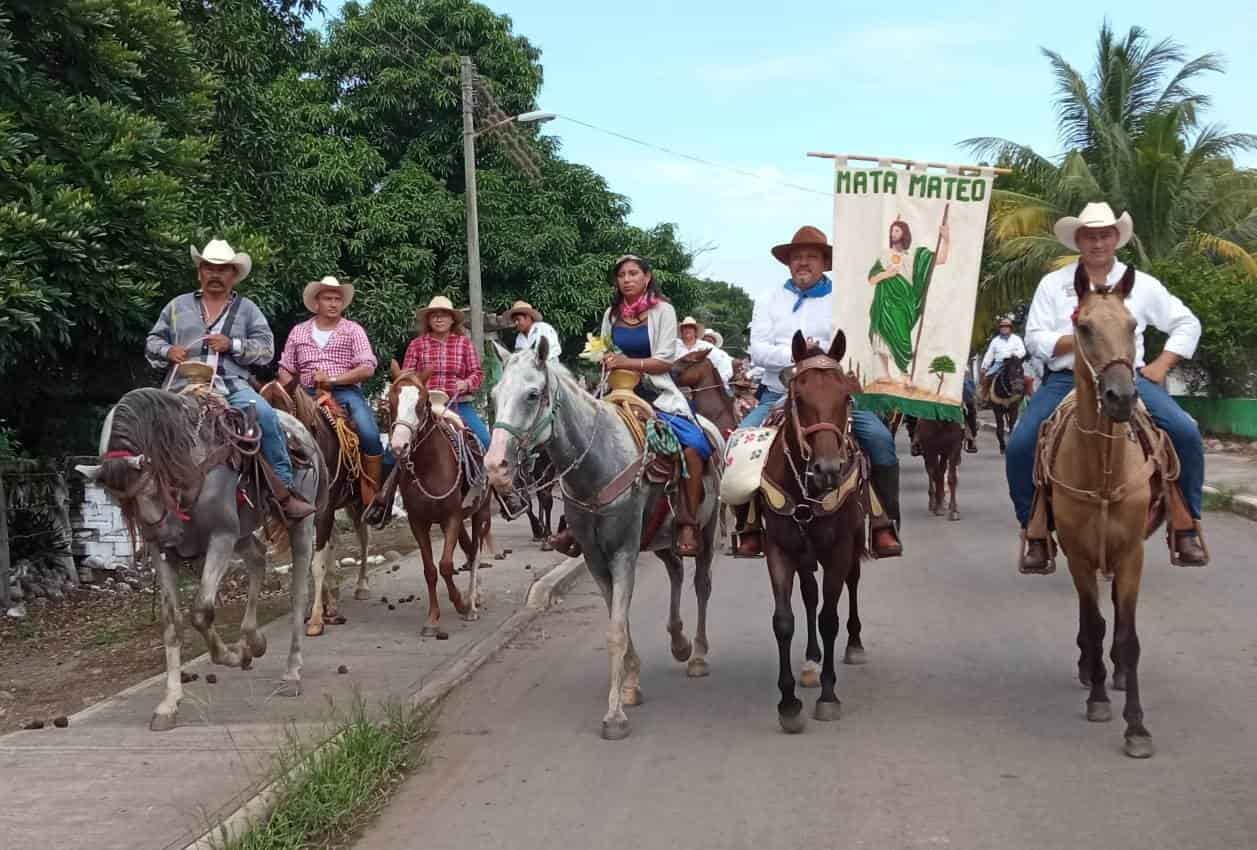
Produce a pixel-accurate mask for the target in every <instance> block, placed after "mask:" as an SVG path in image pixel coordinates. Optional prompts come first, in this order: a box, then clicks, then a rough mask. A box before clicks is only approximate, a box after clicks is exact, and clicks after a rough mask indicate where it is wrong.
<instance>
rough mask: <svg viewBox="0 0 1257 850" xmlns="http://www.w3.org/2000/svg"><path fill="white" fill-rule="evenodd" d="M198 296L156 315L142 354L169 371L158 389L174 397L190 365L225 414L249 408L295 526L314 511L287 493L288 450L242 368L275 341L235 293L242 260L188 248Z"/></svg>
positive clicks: (215, 248) (210, 248)
mask: <svg viewBox="0 0 1257 850" xmlns="http://www.w3.org/2000/svg"><path fill="white" fill-rule="evenodd" d="M192 259H193V261H194V262H195V263H196V267H197V278H198V279H199V281H200V284H201V288H200V289H199V290H198V291H196V292H187V293H184V294H183V295H179V296H176V297H175V298H174V299H172V300H171V301H170V303H169V304H167V305H166V306H165V307H164V308H163V309H162V311H161V315H160V316H158V318H157V324H155V325H153V329H152V330H151V331H149V334H148V340H147V342H146V343H145V346H144V353H145V356H146V357H147V358H148V362H149V363H150V364H152V365H153V366H154V367H155V368H159V369H160V368H167V367H168V368H169V372H168V374H167V377H166V381H165V383H163V384H162V386H163V387H164V388H165V389H169V390H174V391H178V390H179V389H182V387H183V386H184V385H185V384H186V383H187V381H186V380H185V379H184V378H183V376H182V375H181V374H180V372H179V365H180V364H182V363H186V362H189V361H192V362H202V363H205V364H206V365H209V366H211V367H213V369H214V377H213V387H214V390H215V391H216V392H218V393H221V394H222V395H223V396H225V397H226V398H227V403H228V404H230V405H231V406H232V407H234V408H237V409H240V410H243V409H245V408H247V407H248V406H249V405H252V406H253V407H254V408H255V409H256V411H257V420H258V425H259V426H260V427H261V429H262V447H261V448H262V456H263V457H264V458H265V461H266V462H265V463H263V464H262V468H263V469H264V470H265V471H266V477H267V482H268V483H269V484H270V486H271V490H272V491H273V492H274V493H275V498H276V499H277V500H278V501H279V505H280V508H281V509H282V510H283V512H284V516H285V517H286V518H288V519H291V520H297V519H302V518H304V517H307V516H309V515H310V514H312V513H314V506H313V505H311V504H310V503H309V502H306V501H303V500H302V499H299V498H298V497H297V496H295V495H293V494H292V493H291V492H290V491H289V489H288V488H289V487H291V486H292V461H291V460H290V459H289V457H288V442H287V440H286V438H285V437H284V434H283V431H281V430H280V427H279V418H278V417H277V416H276V415H275V411H274V409H273V408H272V407H271V406H270V405H269V404H267V403H266V401H265V400H264V399H263V398H262V397H261V396H260V395H258V394H257V392H256V391H255V390H254V389H253V387H251V386H249V380H248V379H249V370H248V368H247V367H248V366H263V365H266V364H267V363H270V362H271V360H272V359H273V358H274V356H275V338H274V336H273V335H272V334H271V328H270V325H269V324H267V322H266V317H265V316H263V315H262V311H261V310H259V309H258V306H257V305H256V304H254V303H253V302H252V301H250V300H249V299H248V298H245V297H244V296H243V295H240V294H239V293H237V292H235V291H234V290H235V287H236V284H238V283H239V282H240V281H242V280H244V279H245V278H246V277H248V275H249V271H250V270H251V269H252V268H253V261H252V259H250V257H249V255H248V254H245V253H242V252H241V253H237V252H236V251H235V250H234V249H233V248H232V247H231V246H230V245H228V244H227V243H226V242H224V241H223V240H221V239H215V240H212V241H211V242H210V243H209V244H208V245H206V246H205V251H204V252H199V251H197V250H196V247H195V246H193V247H192Z"/></svg>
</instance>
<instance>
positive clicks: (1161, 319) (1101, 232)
mask: <svg viewBox="0 0 1257 850" xmlns="http://www.w3.org/2000/svg"><path fill="white" fill-rule="evenodd" d="M1132 229H1133V225H1132V224H1131V220H1130V214H1129V213H1123V214H1122V216H1121V218H1120V219H1117V218H1114V216H1113V211H1112V210H1111V209H1110V208H1109V205H1108V204H1104V203H1094V204H1088V205H1087V206H1086V208H1085V209H1084V210H1083V211H1082V213H1081V214H1080V215H1079V216H1078V217H1076V218H1075V217H1072V216H1070V217H1066V218H1063V219H1061V220H1060V221H1059V222H1057V224H1056V236H1057V238H1058V239H1060V240H1061V242H1062V243H1063V244H1064V245H1065V246H1066V247H1068V248H1070V249H1071V250H1075V251H1078V252H1079V255H1080V256H1079V261H1078V262H1075V263H1070V264H1069V265H1068V266H1065V267H1064V268H1062V269H1058V270H1057V271H1054V272H1052V273H1050V274H1048V275H1045V276H1044V278H1043V280H1042V281H1040V282H1039V288H1038V290H1036V291H1035V294H1034V301H1033V302H1032V303H1031V305H1030V313H1029V315H1028V316H1027V317H1026V346H1027V348H1028V349H1029V350H1030V354H1031V355H1032V356H1034V357H1036V358H1039V359H1042V360H1046V361H1047V368H1046V370H1045V372H1044V378H1043V383H1042V385H1041V387H1040V388H1039V390H1038V391H1037V392H1036V393H1035V394H1034V395H1033V396H1031V398H1030V402H1029V403H1028V404H1027V405H1026V409H1025V411H1024V412H1023V413H1022V414H1021V418H1020V419H1019V420H1018V422H1017V427H1016V428H1015V429H1014V430H1013V433H1012V437H1011V438H1010V439H1009V441H1008V454H1007V456H1006V459H1005V463H1006V471H1007V475H1008V491H1009V495H1010V496H1011V497H1012V501H1013V508H1014V510H1015V511H1016V514H1017V520H1018V522H1020V523H1021V527H1022V528H1023V529H1024V528H1025V527H1026V523H1027V522H1028V521H1029V519H1030V511H1031V506H1032V504H1033V500H1034V480H1033V473H1034V456H1035V443H1036V442H1037V439H1038V435H1039V425H1040V424H1041V423H1042V422H1043V421H1044V420H1045V419H1047V418H1048V417H1049V416H1051V414H1052V412H1053V411H1054V410H1056V407H1057V405H1059V404H1060V402H1061V400H1062V399H1064V398H1065V396H1066V395H1068V393H1069V391H1070V390H1072V389H1073V387H1074V371H1073V370H1074V336H1073V314H1074V311H1075V310H1076V309H1077V307H1078V295H1077V293H1076V292H1075V290H1074V276H1075V274H1077V272H1078V266H1079V263H1081V264H1082V266H1083V268H1084V269H1085V271H1086V273H1087V274H1088V275H1089V277H1090V280H1091V285H1092V286H1093V287H1095V286H1112V285H1113V284H1115V283H1117V281H1118V280H1119V279H1121V277H1122V275H1123V274H1124V273H1125V272H1126V264H1125V263H1122V262H1119V261H1118V260H1117V257H1116V254H1117V251H1118V249H1119V248H1121V247H1122V246H1123V245H1125V244H1126V243H1127V242H1128V241H1129V240H1130V237H1131V232H1132ZM1126 308H1127V309H1128V310H1130V312H1131V315H1132V316H1134V318H1135V322H1136V326H1135V368H1136V370H1137V372H1138V376H1137V378H1136V381H1135V387H1136V390H1137V392H1138V393H1139V397H1140V399H1142V400H1143V403H1144V405H1145V406H1146V407H1147V408H1148V412H1149V413H1150V414H1151V415H1152V418H1153V420H1154V421H1155V422H1156V423H1157V425H1158V426H1159V427H1161V428H1163V429H1164V430H1165V431H1166V433H1167V434H1169V436H1170V440H1171V442H1173V444H1174V448H1175V450H1176V451H1177V452H1178V456H1179V461H1180V463H1181V466H1182V471H1181V473H1180V475H1179V480H1178V486H1179V488H1180V490H1181V491H1182V494H1183V497H1184V499H1185V501H1186V502H1187V507H1188V509H1189V510H1190V512H1191V514H1192V516H1193V517H1194V518H1195V519H1196V520H1199V519H1200V511H1201V504H1202V487H1203V485H1204V480H1205V456H1204V446H1203V444H1202V441H1201V438H1200V429H1199V428H1198V427H1197V426H1196V422H1195V420H1193V419H1192V418H1191V417H1190V416H1188V415H1187V414H1186V413H1184V412H1183V410H1182V409H1181V408H1180V407H1179V406H1178V405H1177V404H1176V403H1175V402H1174V399H1173V398H1171V397H1170V395H1169V393H1167V392H1166V391H1165V388H1164V386H1163V384H1164V382H1165V375H1166V373H1167V372H1168V371H1169V370H1170V369H1171V368H1172V367H1173V366H1174V365H1175V364H1176V363H1178V362H1179V361H1180V360H1183V359H1187V358H1190V357H1191V356H1192V355H1193V354H1194V353H1195V351H1196V344H1197V342H1199V340H1200V321H1199V320H1198V319H1197V318H1196V317H1195V316H1194V315H1192V312H1191V311H1190V310H1188V309H1187V307H1186V306H1185V305H1184V304H1183V302H1182V301H1180V300H1179V299H1178V298H1176V297H1175V296H1174V295H1172V294H1170V292H1169V290H1167V289H1166V288H1165V286H1163V285H1162V284H1161V282H1160V281H1158V280H1157V279H1156V278H1154V277H1152V276H1150V275H1146V274H1144V273H1143V272H1139V271H1136V272H1135V283H1134V287H1133V288H1132V290H1131V293H1130V295H1129V297H1127V299H1126ZM1149 325H1151V326H1153V327H1155V328H1157V329H1159V330H1161V331H1163V332H1165V333H1166V334H1168V335H1169V339H1167V340H1166V343H1165V348H1164V349H1163V350H1162V352H1161V353H1160V354H1159V355H1158V356H1157V357H1156V359H1155V360H1153V361H1152V362H1151V363H1148V364H1145V363H1144V359H1143V357H1144V330H1145V329H1146V328H1147V327H1148V326H1149ZM1176 536H1177V539H1176V541H1175V545H1176V547H1177V549H1178V553H1179V559H1180V561H1181V562H1182V563H1184V564H1190V565H1203V564H1205V563H1207V562H1208V556H1207V555H1206V553H1205V551H1204V547H1203V546H1202V545H1201V542H1200V535H1199V534H1197V533H1196V531H1195V530H1191V531H1178V532H1176ZM1047 563H1048V549H1047V541H1045V540H1027V545H1026V554H1025V557H1024V558H1023V559H1022V562H1021V565H1020V567H1021V571H1022V572H1025V573H1044V572H1045V571H1046V570H1047Z"/></svg>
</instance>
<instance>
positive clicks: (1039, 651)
mask: <svg viewBox="0 0 1257 850" xmlns="http://www.w3.org/2000/svg"><path fill="white" fill-rule="evenodd" d="M983 439H984V442H983V453H982V454H980V455H977V456H966V457H965V462H964V465H963V467H962V468H961V488H962V500H961V510H962V513H963V515H964V518H963V520H962V521H961V522H957V523H949V522H948V521H947V520H945V519H943V518H933V517H927V516H926V514H925V510H924V507H925V492H924V484H925V482H924V474H923V472H922V471H921V470H920V468H919V467H918V465H917V464H918V463H919V461H915V460H911V461H910V460H909V459H908V458H907V457H904V459H903V460H904V464H905V471H904V491H905V492H904V498H905V507H906V509H907V510H906V515H905V523H906V529H905V533H906V543H907V546H908V550H909V555H908V557H905V558H903V559H902V560H899V561H883V562H880V563H872V564H870V565H868V566H867V568H866V570H865V578H864V582H863V585H862V587H861V596H862V610H861V614H862V618H863V620H864V641H865V645H866V646H867V647H868V650H869V658H870V663H869V664H868V666H865V667H840V668H839V695H840V697H841V698H842V700H843V717H842V719H841V720H840V721H839V722H837V723H834V724H822V723H818V722H816V721H811V720H810V721H809V725H808V728H807V730H806V732H805V733H804V734H802V735H795V736H787V735H785V734H783V733H782V732H780V731H779V730H778V726H777V720H776V712H775V705H776V700H777V691H776V687H775V681H776V649H775V645H774V641H773V638H772V632H771V624H770V614H771V603H770V598H769V589H768V580H767V577H766V574H765V570H764V567H763V565H762V563H757V562H747V561H732V560H727V559H725V560H722V561H720V562H719V563H718V564H717V570H716V578H715V591H714V596H713V599H712V624H711V635H712V640H713V646H712V652H711V656H710V660H711V663H712V675H711V677H710V678H707V679H703V680H689V679H687V678H686V677H685V672H684V666H683V665H678V664H676V663H674V662H673V661H672V660H671V657H670V655H669V653H668V648H667V646H668V645H667V641H666V634H665V632H664V628H663V624H664V620H665V616H666V606H667V594H666V589H667V581H666V577H665V575H664V572H663V569H662V566H661V565H660V564H659V563H658V562H657V561H655V560H654V559H644V560H643V565H644V567H643V571H642V573H641V574H640V578H639V582H638V585H637V594H636V598H635V599H634V606H633V612H634V619H633V623H634V627H635V638H636V641H637V644H638V648H639V651H640V652H641V653H642V657H643V676H642V685H643V690H644V693H645V696H646V703H645V705H643V706H641V707H640V708H636V709H630V711H631V714H630V718H631V720H632V723H633V734H632V736H631V737H629V738H628V739H627V740H625V741H621V742H615V743H609V742H605V741H602V740H601V739H600V738H599V736H598V731H599V721H600V720H601V717H602V714H603V711H604V710H605V705H606V669H607V662H606V655H605V652H604V649H603V641H604V629H605V614H604V610H603V606H602V602H601V599H600V598H599V597H597V596H595V595H594V593H593V588H592V584H591V583H589V582H588V581H587V582H586V583H585V584H583V585H581V586H579V588H578V591H577V592H573V593H572V594H571V595H570V596H569V597H568V599H567V600H566V601H565V603H564V605H563V606H562V608H561V610H559V611H558V612H556V613H553V614H550V615H548V616H546V617H544V618H542V619H541V620H539V621H538V625H537V626H536V628H535V629H534V630H533V632H532V633H531V634H529V635H526V636H525V637H524V638H523V639H521V640H519V641H518V642H517V643H516V644H515V645H514V646H513V647H512V648H511V649H508V650H507V651H505V652H504V653H503V655H502V656H501V657H500V658H499V659H498V660H497V661H496V662H495V663H494V664H491V665H489V666H487V667H486V668H484V669H483V670H482V671H481V673H480V674H478V675H477V677H476V679H475V680H473V682H471V683H470V684H469V685H467V686H465V687H464V688H463V689H461V690H460V691H459V692H457V693H456V694H455V695H454V696H453V697H452V698H451V700H450V701H449V702H448V703H447V704H446V706H445V709H444V712H443V715H442V717H441V720H440V723H439V728H440V735H439V736H438V738H437V740H436V742H435V744H434V749H433V751H432V758H431V760H430V763H429V764H428V765H427V766H426V767H425V768H424V769H423V770H422V771H421V772H420V773H419V774H418V775H416V776H415V777H413V778H412V779H411V780H410V781H409V782H408V783H407V784H406V785H405V786H404V787H403V788H401V789H400V790H399V791H398V793H397V795H396V797H395V799H394V800H393V801H392V802H391V804H390V805H389V807H388V809H387V810H386V812H385V813H384V815H383V816H382V817H381V818H380V820H379V822H378V823H377V824H376V825H375V826H374V827H372V828H371V829H370V830H369V831H368V832H367V833H366V834H365V835H364V836H363V838H362V840H361V842H360V844H359V845H358V846H359V850H368V849H369V850H380V848H402V847H412V846H416V845H418V844H422V846H423V847H424V848H425V850H440V849H441V848H468V850H470V848H490V847H511V848H520V850H524V849H525V848H545V850H554V848H565V847H580V848H582V850H584V848H590V850H596V848H608V850H624V848H674V847H675V848H685V850H698V849H699V848H709V847H710V848H748V850H750V848H753V849H754V850H768V849H769V848H778V847H780V848H790V850H796V848H800V847H844V848H864V847H867V848H877V850H897V848H917V847H955V848H965V850H974V849H975V848H992V850H995V848H998V850H1009V848H1035V850H1039V848H1069V849H1070V850H1074V848H1078V847H1097V848H1136V847H1138V848H1146V850H1156V848H1166V850H1170V848H1173V850H1191V849H1192V848H1218V850H1229V848H1238V847H1252V846H1254V842H1255V841H1257V839H1254V835H1257V765H1255V763H1254V759H1255V758H1257V721H1255V720H1254V710H1253V706H1254V705H1257V629H1254V625H1253V623H1254V616H1253V609H1254V607H1255V606H1257V572H1255V570H1257V567H1255V564H1257V560H1255V559H1254V558H1253V555H1252V552H1253V548H1254V544H1255V543H1257V524H1254V523H1252V522H1249V521H1247V520H1243V519H1240V518H1238V517H1234V516H1232V515H1230V514H1211V515H1210V517H1209V520H1208V523H1209V525H1208V528H1209V534H1210V536H1209V541H1210V544H1211V546H1212V549H1213V555H1214V564H1213V566H1212V567H1210V568H1208V569H1206V570H1188V569H1182V568H1175V567H1171V566H1170V565H1169V562H1168V559H1167V558H1166V555H1165V550H1164V548H1163V544H1162V543H1161V542H1160V541H1158V540H1156V539H1155V538H1154V541H1153V542H1152V543H1150V544H1149V546H1148V556H1149V558H1148V566H1147V568H1146V571H1145V580H1144V588H1143V594H1142V598H1141V606H1140V611H1139V616H1140V627H1141V628H1140V633H1141V639H1142V643H1143V662H1142V665H1141V670H1140V674H1141V678H1142V685H1143V690H1144V707H1145V711H1146V713H1147V723H1148V727H1149V729H1150V730H1151V731H1152V734H1153V736H1154V739H1155V741H1156V744H1157V747H1158V753H1157V755H1156V757H1154V758H1153V759H1151V760H1147V761H1135V760H1132V759H1129V758H1127V757H1125V756H1124V755H1122V753H1121V750H1120V746H1121V741H1122V729H1123V726H1122V721H1121V719H1120V708H1121V703H1120V695H1117V696H1115V697H1114V699H1115V712H1114V713H1115V715H1117V718H1116V719H1115V720H1114V721H1113V722H1112V723H1108V724H1091V723H1087V722H1086V720H1085V719H1084V717H1083V706H1084V698H1085V691H1083V690H1082V689H1081V688H1080V687H1079V686H1078V684H1077V682H1076V681H1075V679H1074V663H1075V657H1076V650H1075V647H1074V634H1075V630H1076V625H1077V619H1076V611H1077V603H1076V597H1075V595H1074V591H1073V588H1072V585H1071V583H1070V581H1069V578H1068V573H1067V572H1064V571H1063V570H1062V571H1061V572H1058V573H1057V574H1056V575H1055V576H1051V577H1046V578H1043V577H1028V576H1022V575H1019V574H1018V573H1017V572H1016V569H1015V567H1014V566H1013V555H1014V549H1015V543H1014V535H1013V528H1012V520H1011V518H1010V509H1009V506H1008V501H1007V496H1006V495H1005V490H1004V484H1003V479H1002V464H1001V463H1000V461H999V458H998V456H997V455H995V453H994V452H993V451H992V450H991V446H992V445H993V442H994V441H993V439H992V438H991V437H990V435H989V434H988V435H984V437H983ZM901 444H902V435H901ZM693 609H694V602H693V596H692V594H690V593H688V592H687V598H686V608H685V612H686V616H687V622H692V619H693ZM796 614H799V615H801V606H800V605H799V604H798V603H797V602H796ZM1106 616H1107V614H1106ZM800 619H801V616H800ZM1109 619H1110V622H1111V616H1110V617H1109ZM795 643H796V652H795V654H796V657H798V656H801V655H802V651H803V650H802V640H801V637H800V635H798V634H796V636H795ZM816 693H817V692H816V691H809V692H807V693H806V699H807V701H808V702H809V705H808V708H809V709H810V702H811V701H812V700H814V699H815V695H816Z"/></svg>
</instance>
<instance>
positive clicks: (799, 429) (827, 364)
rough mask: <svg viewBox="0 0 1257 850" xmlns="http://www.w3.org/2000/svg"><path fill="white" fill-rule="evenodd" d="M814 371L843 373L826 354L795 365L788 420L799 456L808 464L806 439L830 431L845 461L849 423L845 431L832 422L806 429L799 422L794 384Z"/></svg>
mask: <svg viewBox="0 0 1257 850" xmlns="http://www.w3.org/2000/svg"><path fill="white" fill-rule="evenodd" d="M815 371H827V372H833V371H837V372H839V373H843V368H842V364H841V363H839V362H838V361H837V360H835V359H833V358H832V357H830V356H829V355H827V354H816V355H813V356H812V357H808V358H805V359H803V360H800V361H799V362H798V363H796V364H795V366H794V375H793V377H792V378H791V379H790V387H789V389H788V394H789V402H790V419H791V421H792V422H793V423H794V436H795V441H796V442H798V444H799V454H801V455H802V456H803V462H804V463H807V462H809V461H810V460H811V459H812V445H811V443H809V442H808V438H809V437H811V436H812V435H813V434H819V433H822V432H825V431H832V432H833V433H834V434H837V435H838V444H839V445H840V446H841V447H842V449H843V453H844V457H843V460H844V461H845V460H846V457H845V453H846V449H847V444H846V436H847V429H849V428H850V423H848V426H847V429H843V428H841V427H839V426H838V425H836V424H834V423H833V422H817V423H816V424H815V425H808V426H807V427H806V428H805V427H803V425H802V424H801V423H800V422H799V400H798V398H797V397H796V396H795V393H794V382H795V381H796V380H798V378H799V376H800V375H802V374H803V373H805V372H815ZM789 456H790V450H789V445H787V446H786V457H787V458H789ZM792 465H793V463H792Z"/></svg>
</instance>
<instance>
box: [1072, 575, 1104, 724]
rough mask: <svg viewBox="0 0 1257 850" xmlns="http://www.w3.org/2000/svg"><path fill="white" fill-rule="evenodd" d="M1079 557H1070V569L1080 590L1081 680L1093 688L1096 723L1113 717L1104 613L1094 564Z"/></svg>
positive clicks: (1090, 714)
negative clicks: (1105, 661)
mask: <svg viewBox="0 0 1257 850" xmlns="http://www.w3.org/2000/svg"><path fill="white" fill-rule="evenodd" d="M1079 560H1081V558H1077V557H1070V559H1069V571H1070V573H1071V574H1072V575H1073V577H1074V588H1075V589H1076V590H1077V591H1078V650H1079V655H1078V680H1079V681H1080V682H1082V683H1083V684H1084V685H1090V687H1091V693H1090V694H1089V695H1088V697H1087V719H1088V720H1090V721H1092V722H1093V723H1104V722H1107V721H1109V720H1111V719H1113V710H1112V707H1111V706H1110V705H1109V695H1108V692H1107V691H1106V690H1105V687H1104V684H1105V681H1104V680H1105V670H1104V629H1105V622H1104V615H1103V614H1101V613H1100V601H1099V597H1098V595H1097V594H1098V593H1099V587H1098V584H1097V582H1096V571H1095V569H1094V566H1093V565H1092V564H1090V563H1089V562H1088V563H1086V564H1085V565H1084V564H1078V563H1077V562H1078V561H1079Z"/></svg>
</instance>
